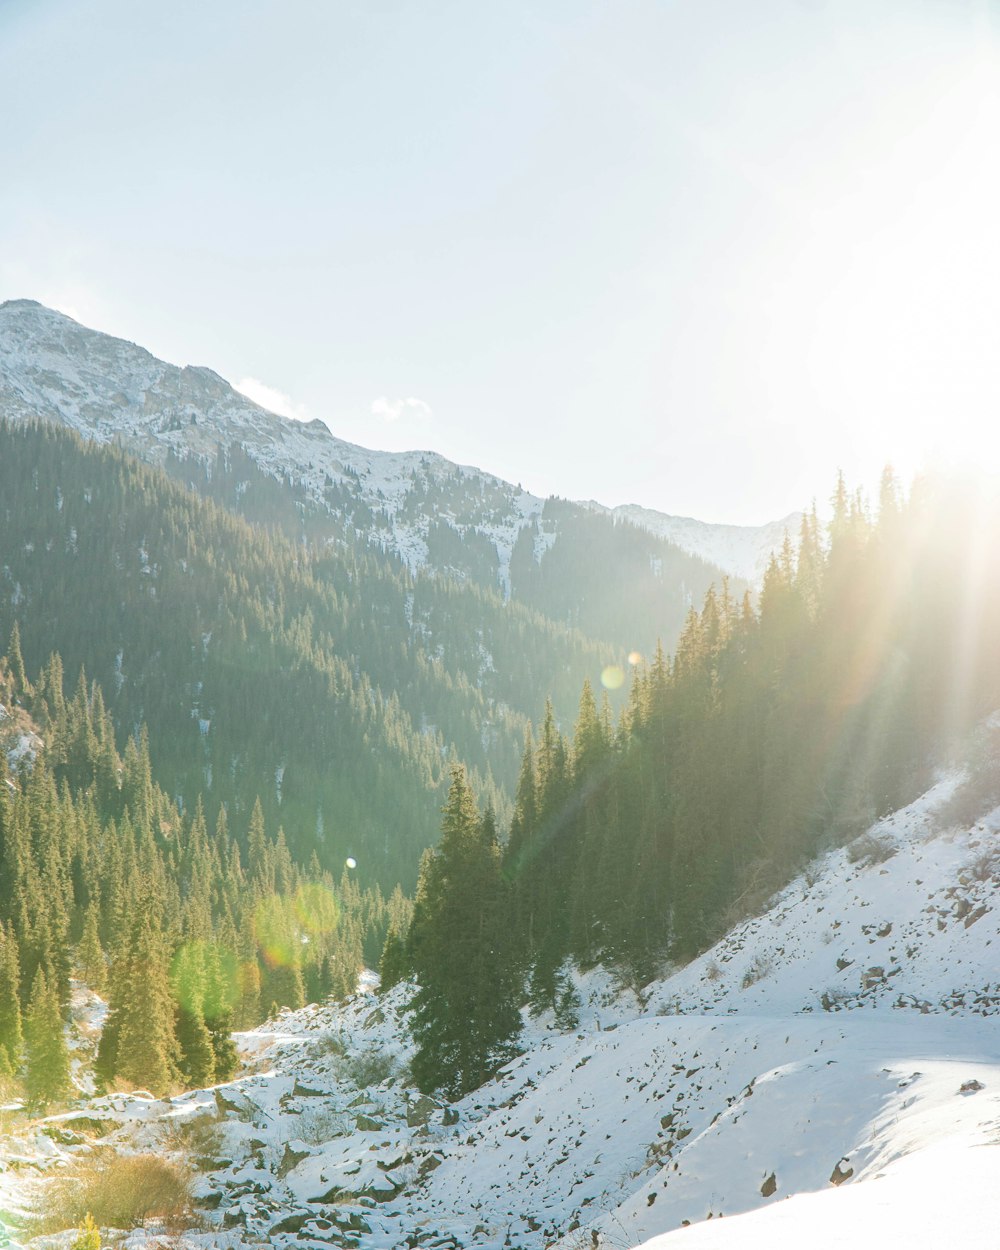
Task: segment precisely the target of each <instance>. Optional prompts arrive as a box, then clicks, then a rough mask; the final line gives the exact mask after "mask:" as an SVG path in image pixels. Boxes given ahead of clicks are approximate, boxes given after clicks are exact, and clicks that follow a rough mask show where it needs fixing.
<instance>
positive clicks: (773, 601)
mask: <svg viewBox="0 0 1000 1250" xmlns="http://www.w3.org/2000/svg"><path fill="white" fill-rule="evenodd" d="M998 551H1000V500H998V499H997V498H995V497H994V495H993V494H992V493H991V492H990V491H989V490H988V489H986V488H984V487H977V486H975V485H974V484H972V483H969V482H956V481H953V480H926V481H921V482H918V483H917V485H916V486H914V488H913V490H912V491H911V493H910V495H909V497H908V498H903V497H902V496H901V494H900V491H899V489H898V486H897V484H896V482H895V480H894V478H893V477H892V475H891V473H887V474H886V476H885V477H884V479H883V482H882V488H881V492H880V498H879V502H878V507H877V510H876V512H875V514H874V515H872V514H871V513H870V512H869V510H868V508H867V507H866V506H865V504H864V502H863V501H862V499H861V498H860V497H859V496H853V497H852V496H850V495H849V494H848V492H847V490H846V488H845V486H844V484H843V481H842V480H841V481H840V483H839V484H838V487H837V491H836V494H835V496H834V499H833V516H832V521H831V523H830V525H829V528H828V532H827V533H825V534H824V533H823V531H822V530H821V527H820V525H819V523H818V521H817V518H816V515H815V511H814V512H813V513H812V514H810V515H807V516H806V517H805V518H804V520H803V523H802V529H801V533H800V535H799V536H798V542H797V544H793V542H792V541H791V539H788V540H786V543H785V545H784V547H783V549H782V551H781V552H780V553H779V554H777V555H776V556H775V558H774V559H773V560H772V562H771V565H770V567H769V569H768V571H767V575H766V578H765V580H764V584H763V588H762V590H761V593H760V597H759V603H757V604H754V603H753V602H752V601H751V599H750V597H749V596H744V597H743V598H742V599H741V600H739V601H737V600H736V599H734V598H733V597H732V596H731V595H730V594H729V592H728V589H727V587H726V586H725V585H723V586H722V588H721V589H720V591H718V592H716V591H715V590H711V591H709V593H708V594H707V595H706V597H705V600H704V603H703V605H702V606H701V608H700V610H694V609H692V610H691V611H690V613H689V615H688V618H687V622H686V625H685V628H684V632H683V634H682V636H681V639H680V642H679V644H678V646H677V649H676V651H675V653H674V654H673V656H672V657H668V656H666V655H665V654H664V653H663V652H662V651H660V652H658V653H657V655H656V658H655V660H654V662H653V663H652V664H651V665H649V666H647V667H639V668H637V669H636V671H635V673H634V678H633V682H632V687H631V692H630V697H629V702H628V707H627V708H626V710H625V712H624V714H623V715H622V717H621V718H620V721H619V723H618V724H617V726H616V725H614V724H613V721H612V717H611V713H610V710H609V708H608V706H607V703H606V701H605V702H604V703H603V704H602V705H600V706H599V705H598V703H597V701H596V700H595V698H594V695H593V692H592V690H591V688H590V686H589V685H586V686H585V687H584V690H583V694H582V698H581V700H580V705H579V714H578V717H577V721H576V725H575V728H574V731H573V734H572V736H568V735H565V734H563V733H561V732H560V729H559V727H558V724H557V721H556V718H555V716H554V714H553V712H552V709H551V706H550V708H549V709H548V712H547V714H546V716H545V719H544V721H543V723H542V725H541V729H540V731H539V733H538V735H537V737H531V738H530V739H529V741H528V742H527V745H526V749H525V753H524V757H523V761H522V767H521V775H520V780H519V784H518V789H517V796H516V801H515V810H514V816H513V820H512V822H511V826H510V835H509V838H508V841H507V843H506V846H505V848H504V850H503V855H502V867H503V885H502V887H501V886H499V885H492V886H490V887H489V889H490V890H492V891H493V893H492V894H490V898H491V899H492V900H493V901H492V902H491V903H490V904H489V906H485V907H484V908H483V914H484V916H487V917H489V916H492V915H494V914H495V909H496V907H497V906H500V908H501V912H502V919H501V920H500V921H499V922H497V921H496V920H495V919H494V920H490V921H489V922H488V923H487V922H486V921H484V924H485V925H486V926H487V927H486V929H483V930H482V932H483V935H484V936H483V941H484V942H485V943H486V947H485V948H484V949H488V950H490V951H492V952H493V958H494V959H495V960H496V966H497V968H498V969H500V970H501V971H500V972H499V974H498V975H499V976H500V980H501V982H504V980H505V978H506V975H507V974H506V973H505V972H504V971H503V970H504V969H506V968H508V967H509V966H511V965H512V964H513V966H515V967H517V968H519V969H520V974H521V975H520V979H518V978H515V979H514V982H513V989H511V990H510V994H511V997H512V1001H514V1002H515V1003H520V1002H521V995H522V994H526V995H527V998H528V1000H529V1001H530V1002H531V1004H532V1006H533V1008H534V1009H536V1010H543V1009H545V1008H549V1007H554V1008H556V1009H557V1010H559V1011H561V1012H562V1013H563V1015H564V1016H566V1017H567V1018H570V1017H571V1016H572V1014H573V1003H572V992H571V988H570V985H569V982H568V980H567V978H566V966H567V962H568V961H573V962H575V963H576V964H577V965H580V966H583V967H587V966H593V965H594V964H597V963H604V964H606V965H611V966H614V967H616V968H617V969H619V970H620V972H621V974H622V975H623V977H624V978H626V979H627V980H628V981H630V982H631V983H632V984H635V985H642V984H644V983H645V982H647V981H648V980H649V979H651V978H652V977H653V976H654V975H655V974H656V972H657V970H658V968H659V967H660V966H661V965H662V963H663V961H664V960H665V959H667V958H671V957H673V958H686V957H689V956H691V955H692V954H694V953H696V952H697V951H699V950H701V949H704V948H705V947H706V946H708V945H709V944H710V943H711V942H713V941H714V940H716V939H717V938H718V937H720V936H721V935H722V934H723V933H724V932H725V930H726V929H727V928H728V927H729V926H730V925H731V924H732V923H734V922H735V921H736V920H738V919H739V918H741V917H742V916H743V915H746V914H747V913H748V912H749V911H751V910H752V909H753V908H754V907H755V906H759V905H761V904H763V903H764V902H765V901H766V899H767V898H768V897H769V896H770V895H771V894H772V893H773V892H774V890H776V889H777V888H779V887H780V886H782V885H783V884H785V883H786V882H787V881H788V880H789V879H790V878H791V877H792V876H793V875H794V873H795V872H796V871H797V870H798V869H799V868H800V867H801V866H802V865H803V864H804V862H805V861H806V860H808V859H809V858H810V857H812V856H813V855H814V854H816V853H817V852H819V851H822V850H824V849H827V848H829V847H832V846H835V845H838V844H842V843H843V842H845V841H846V840H848V839H850V838H852V837H854V836H855V835H857V834H859V833H861V832H862V831H863V830H864V829H865V828H866V827H867V826H868V825H869V823H870V822H872V821H873V820H874V819H875V818H877V817H878V816H879V815H882V814H884V813H886V812H888V811H891V810H893V809H895V808H896V807H898V806H900V805H901V804H903V803H905V802H906V801H908V800H909V799H911V798H912V797H914V796H915V795H916V794H917V793H919V791H920V790H921V789H922V788H923V786H924V785H925V784H926V783H927V781H928V779H929V775H930V772H931V770H932V768H933V767H934V766H935V765H937V764H939V763H940V762H941V760H942V758H943V757H944V756H946V755H947V752H948V751H949V749H951V748H952V747H953V746H954V745H955V744H956V742H958V741H959V740H960V739H961V737H962V736H963V735H966V734H967V733H968V732H969V731H970V729H971V728H972V727H973V726H974V725H975V724H976V723H977V721H979V720H981V718H982V717H983V716H984V715H986V714H988V713H989V712H992V711H993V710H995V709H996V708H997V707H998V706H1000V575H998V574H1000V557H998V555H997V552H998ZM467 824H468V827H469V828H470V829H471V828H472V827H473V825H472V823H471V822H467ZM447 829H448V824H447V820H446V831H447ZM469 836H470V837H471V835H469ZM481 836H485V835H481ZM487 840H488V839H487ZM446 843H447V839H443V840H442V845H441V848H440V850H439V851H438V853H437V855H436V856H435V857H432V858H430V859H428V860H427V861H425V864H424V867H423V871H422V873H421V882H420V886H419V888H418V902H417V912H416V918H415V920H414V926H413V930H412V931H411V935H410V939H409V942H408V943H402V944H400V943H399V942H393V943H391V944H390V946H388V947H387V950H386V962H387V970H388V971H389V973H390V975H389V976H388V977H387V981H390V982H391V981H392V980H395V979H397V978H398V977H399V976H402V975H405V973H406V972H414V973H416V975H417V978H418V980H419V981H420V986H421V989H420V996H419V997H418V1003H423V1004H426V1003H428V1002H433V1003H436V1004H437V1006H436V1007H434V1008H433V1009H432V1010H433V1011H437V1013H438V1015H439V1016H440V1017H441V1019H442V1020H445V1021H447V1019H448V1018H449V1013H450V1011H451V1010H452V1008H451V1007H450V1006H449V1004H450V1003H453V1002H455V1001H458V1000H457V999H455V998H454V996H452V997H451V998H449V996H448V992H447V991H446V990H444V989H443V988H442V982H441V978H440V977H439V975H438V972H437V969H438V968H439V967H444V966H445V961H444V958H443V956H441V957H438V956H435V957H432V958H431V959H430V961H428V959H427V957H426V952H427V951H446V950H447V949H449V947H450V945H451V944H452V943H455V944H462V943H465V944H467V943H468V941H469V933H468V925H469V917H468V915H466V914H464V913H463V912H462V909H461V908H460V907H456V906H452V905H450V904H449V905H447V906H446V905H443V904H441V902H440V901H437V902H435V901H434V900H435V899H439V895H440V882H441V881H442V880H445V881H447V883H448V885H449V887H450V889H451V890H453V891H457V892H458V894H461V893H462V891H463V890H464V889H466V888H467V889H469V890H470V891H475V890H476V889H479V888H480V887H479V886H477V884H476V882H477V881H478V880H480V879H482V868H481V865H482V863H483V862H485V861H484V856H485V858H486V860H488V859H489V854H488V853H487V851H486V850H484V849H483V848H482V847H480V849H479V850H478V851H477V852H476V854H475V855H473V856H471V857H467V858H468V859H469V863H470V864H478V865H480V867H479V868H471V867H470V868H468V870H467V876H468V882H469V884H468V886H467V887H466V886H463V885H462V884H460V880H461V877H462V874H463V871H466V870H463V869H462V867H461V864H462V863H464V862H465V861H463V860H461V859H460V858H456V857H455V855H454V853H453V852H452V851H451V850H450V849H449V845H448V844H446ZM498 854H499V852H498ZM449 864H450V865H451V867H449ZM477 873H478V876H477ZM498 890H499V895H498V894H497V891H498ZM498 897H499V899H500V902H499V904H497V903H496V899H497V898H498ZM429 930H430V931H431V935H430V936H429V933H428V931H429ZM487 930H488V932H487ZM477 931H478V930H477ZM480 953H482V952H480ZM463 962H464V963H465V964H466V965H468V966H475V964H476V958H475V957H474V956H473V955H472V954H470V953H469V952H468V951H467V952H466V954H465V956H464V959H463ZM421 978H422V979H421ZM435 987H437V989H436V990H435ZM435 993H438V994H439V995H442V994H443V996H444V997H443V998H435V997H434V995H435ZM441 1003H443V1004H444V1005H443V1006H442V1005H441ZM497 1012H498V1008H497V1005H496V1004H495V1003H494V1004H489V1005H488V1006H485V1007H484V1008H483V1011H482V1014H481V1019H482V1020H485V1021H486V1024H487V1029H488V1030H489V1023H490V1021H491V1020H492V1021H495V1020H496V1019H497V1018H498V1017H497ZM416 1019H417V1026H418V1028H417V1034H418V1041H419V1040H421V1039H424V1041H423V1044H422V1050H421V1054H423V1053H424V1052H425V1051H426V1056H427V1062H429V1063H432V1066H433V1061H434V1057H435V1051H434V1049H433V1045H432V1039H433V1036H434V1031H433V1030H429V1029H428V1027H427V1021H426V1008H423V1009H422V1010H421V1011H420V1012H418V1015H417V1018H416ZM508 1024H509V1022H508ZM476 1027H477V1026H476V1025H475V1023H473V1024H472V1025H470V1027H469V1029H468V1030H467V1033H468V1035H469V1036H474V1035H475V1030H476ZM515 1033H516V1029H515ZM512 1036H514V1034H513V1033H511V1032H510V1029H509V1027H508V1025H505V1026H504V1027H500V1026H496V1027H495V1028H494V1030H493V1034H492V1046H493V1047H494V1049H496V1048H497V1047H499V1051H498V1052H497V1053H502V1051H503V1048H504V1047H505V1046H507V1045H509V1044H510V1042H511V1038H512ZM479 1053H480V1056H481V1059H482V1061H483V1062H486V1063H487V1066H488V1060H489V1056H490V1054H491V1053H493V1051H491V1049H490V1047H489V1046H485V1047H483V1048H481V1049H480V1052H479ZM446 1067H447V1065H446V1064H445V1063H438V1064H437V1071H438V1074H437V1076H436V1078H435V1079H436V1080H437V1082H438V1084H441V1085H443V1086H445V1087H447V1086H448V1084H449V1082H452V1078H451V1077H449V1076H448V1075H447V1073H445V1074H444V1075H442V1074H441V1073H442V1070H444V1069H445V1068H446ZM452 1083H454V1082H452ZM458 1084H459V1085H460V1086H461V1085H462V1084H463V1082H462V1080H461V1079H459V1081H458Z"/></svg>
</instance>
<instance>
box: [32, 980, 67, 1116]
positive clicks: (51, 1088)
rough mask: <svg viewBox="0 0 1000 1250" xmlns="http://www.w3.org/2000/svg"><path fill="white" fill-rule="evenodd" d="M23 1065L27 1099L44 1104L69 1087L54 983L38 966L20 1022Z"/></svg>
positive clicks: (63, 1093)
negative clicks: (22, 1027)
mask: <svg viewBox="0 0 1000 1250" xmlns="http://www.w3.org/2000/svg"><path fill="white" fill-rule="evenodd" d="M24 1038H25V1049H26V1052H27V1065H26V1070H25V1077H24V1088H25V1093H26V1094H27V1098H28V1102H29V1103H30V1104H32V1105H34V1106H45V1105H46V1104H47V1103H50V1102H56V1101H58V1100H60V1099H62V1098H64V1097H65V1096H66V1095H67V1094H68V1093H69V1089H70V1081H69V1052H68V1051H67V1049H66V1038H65V1037H64V1035H63V1022H62V1014H61V1012H60V1010H59V998H58V995H57V994H56V991H55V988H54V986H52V985H51V984H50V983H49V980H48V978H47V977H46V975H45V969H44V968H41V967H40V968H39V969H38V971H37V972H36V973H35V978H34V981H33V982H32V985H31V997H30V999H29V1001H28V1014H27V1016H26V1018H25V1022H24Z"/></svg>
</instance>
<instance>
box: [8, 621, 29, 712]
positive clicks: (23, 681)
mask: <svg viewBox="0 0 1000 1250" xmlns="http://www.w3.org/2000/svg"><path fill="white" fill-rule="evenodd" d="M7 664H8V665H9V667H10V675H11V679H12V680H13V683H14V694H15V696H16V697H17V698H19V699H23V698H25V697H26V696H27V695H30V693H31V687H30V685H29V684H28V675H27V673H26V672H25V668H24V657H23V656H22V655H21V627H20V626H19V625H18V623H17V621H15V622H14V627H13V629H11V631H10V643H9V644H8V647H7Z"/></svg>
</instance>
